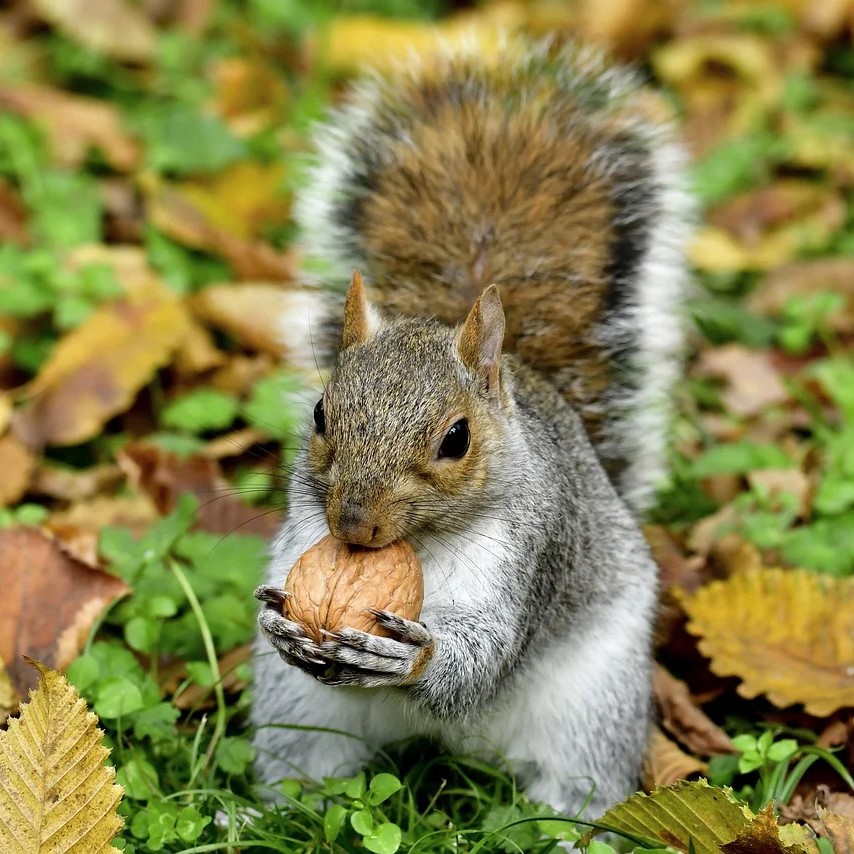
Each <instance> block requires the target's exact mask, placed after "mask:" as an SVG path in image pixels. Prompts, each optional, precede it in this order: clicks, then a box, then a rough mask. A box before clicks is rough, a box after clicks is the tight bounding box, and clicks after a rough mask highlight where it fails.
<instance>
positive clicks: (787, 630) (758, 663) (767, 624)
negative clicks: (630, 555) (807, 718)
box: [683, 568, 854, 717]
mask: <svg viewBox="0 0 854 854" xmlns="http://www.w3.org/2000/svg"><path fill="white" fill-rule="evenodd" d="M683 607H684V608H685V610H686V612H687V614H688V617H689V619H690V622H689V623H688V630H689V631H690V632H692V633H693V634H695V635H699V636H700V638H701V640H700V642H699V648H700V651H701V652H702V653H703V654H704V655H706V656H707V657H708V658H710V659H711V668H712V670H713V671H714V672H715V673H717V674H718V675H719V676H737V677H738V678H739V679H741V684H740V685H739V687H738V691H739V693H740V694H741V695H742V696H744V697H756V696H757V695H759V694H765V695H766V696H767V697H768V698H769V699H770V700H771V701H772V702H773V703H774V704H775V705H777V706H780V707H784V706H790V705H793V704H795V703H801V704H802V705H803V706H804V707H805V708H806V710H807V711H808V712H809V713H810V714H812V715H817V716H818V717H824V716H826V715H830V714H832V713H833V712H835V711H836V710H837V709H840V708H843V707H847V706H854V668H852V662H854V579H852V578H830V577H826V576H821V575H817V574H815V573H812V572H807V571H803V570H783V569H769V568H762V569H753V570H748V571H746V572H743V573H738V574H736V575H733V576H732V577H731V578H728V579H726V580H725V581H715V582H712V583H711V584H708V585H706V586H705V587H702V588H700V590H698V591H697V593H696V594H695V595H694V596H693V597H690V598H689V597H686V598H685V600H684V601H683Z"/></svg>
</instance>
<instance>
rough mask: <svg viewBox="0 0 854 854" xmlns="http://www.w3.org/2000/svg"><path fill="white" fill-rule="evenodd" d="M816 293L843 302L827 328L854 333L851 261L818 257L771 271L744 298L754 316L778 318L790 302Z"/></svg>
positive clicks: (853, 269)
mask: <svg viewBox="0 0 854 854" xmlns="http://www.w3.org/2000/svg"><path fill="white" fill-rule="evenodd" d="M819 291H832V292H833V293H835V294H839V295H840V296H841V297H843V298H844V300H845V304H844V306H843V308H842V310H841V311H835V312H833V313H832V314H831V315H830V316H829V317H828V318H827V322H828V325H829V327H830V328H831V329H833V330H835V331H836V332H854V259H852V258H845V257H839V258H819V259H816V260H814V261H801V262H798V263H795V264H787V265H786V266H784V267H780V268H779V269H776V270H771V271H770V272H769V273H767V274H766V275H765V276H763V277H762V279H761V280H760V282H759V284H758V285H757V286H756V288H755V289H754V290H753V292H752V293H751V294H750V296H749V297H748V298H747V308H748V309H749V310H750V311H752V312H755V313H756V314H761V315H766V316H772V317H774V316H779V315H781V314H782V313H783V310H784V308H785V307H786V304H787V303H788V302H789V301H790V300H792V299H794V298H796V297H810V296H812V295H814V294H815V293H817V292H819Z"/></svg>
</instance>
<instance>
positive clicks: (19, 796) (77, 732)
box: [0, 659, 124, 854]
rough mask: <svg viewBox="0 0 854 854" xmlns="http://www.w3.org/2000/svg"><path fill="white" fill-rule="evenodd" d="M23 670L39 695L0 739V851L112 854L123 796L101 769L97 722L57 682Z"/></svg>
mask: <svg viewBox="0 0 854 854" xmlns="http://www.w3.org/2000/svg"><path fill="white" fill-rule="evenodd" d="M30 663H31V664H32V665H33V667H34V668H35V671H36V672H37V674H38V675H39V676H40V677H41V678H40V679H39V684H38V688H37V689H36V690H34V691H32V692H31V694H30V701H29V703H26V704H24V705H23V706H22V707H21V714H20V716H19V717H18V718H15V719H14V720H12V721H11V722H10V724H9V728H8V730H6V732H3V733H0V794H2V797H0V849H2V851H3V852H4V854H36V852H38V854H51V852H60V851H73V850H75V849H77V850H78V851H80V850H85V851H86V852H87V854H118V849H116V848H114V847H113V846H112V845H110V841H111V840H112V839H113V837H114V836H115V835H116V834H117V833H118V832H119V830H120V829H121V827H122V825H123V824H124V820H123V819H122V818H121V817H120V816H119V815H118V813H117V812H116V808H117V807H118V805H119V802H120V801H121V799H122V794H123V792H124V790H123V789H122V787H121V786H119V785H117V784H116V770H115V768H112V767H111V766H109V765H107V764H106V762H105V760H106V758H107V756H108V755H109V753H110V751H109V750H107V748H106V747H104V733H103V732H102V731H101V730H100V729H99V728H98V719H97V718H96V717H95V715H94V714H92V712H90V711H89V710H88V709H87V708H86V703H85V702H83V700H81V699H80V695H79V694H78V693H77V689H76V688H75V687H74V686H73V685H71V684H70V683H69V682H68V681H67V680H66V679H65V677H64V676H61V675H60V674H59V673H57V672H56V671H55V670H51V669H49V668H47V667H45V666H44V665H43V664H41V663H40V662H38V661H32V660H31V659H30ZM34 675H36V674H35V673H34ZM33 681H35V680H33ZM81 843H82V845H81Z"/></svg>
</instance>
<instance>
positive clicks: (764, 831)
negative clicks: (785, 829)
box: [721, 804, 803, 854]
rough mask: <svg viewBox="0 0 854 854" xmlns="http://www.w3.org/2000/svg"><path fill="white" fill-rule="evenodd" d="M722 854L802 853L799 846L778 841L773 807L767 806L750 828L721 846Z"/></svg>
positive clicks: (778, 835)
mask: <svg viewBox="0 0 854 854" xmlns="http://www.w3.org/2000/svg"><path fill="white" fill-rule="evenodd" d="M721 851H722V852H724V854H786V852H792V854H794V852H796V851H803V848H801V846H799V845H796V846H790V845H784V844H783V843H782V842H781V841H780V828H779V827H778V826H777V818H776V816H775V815H774V805H773V804H768V805H767V806H766V807H765V808H764V809H763V810H761V811H760V813H759V815H757V816H756V818H755V819H754V820H753V821H752V822H751V824H750V826H749V827H748V828H747V829H746V830H745V831H744V832H743V833H741V834H739V835H738V836H737V837H736V838H735V839H733V840H732V842H726V843H724V844H723V845H721Z"/></svg>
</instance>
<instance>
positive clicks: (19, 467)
mask: <svg viewBox="0 0 854 854" xmlns="http://www.w3.org/2000/svg"><path fill="white" fill-rule="evenodd" d="M34 466H35V461H34V459H33V455H32V452H31V451H30V450H29V448H27V446H26V445H23V444H22V443H21V442H19V441H18V440H17V439H16V438H15V437H14V436H12V435H11V434H7V435H5V436H0V472H2V473H3V476H2V477H0V507H8V506H10V505H11V504H16V503H17V502H18V501H19V500H20V499H21V497H22V496H23V495H24V493H25V492H26V491H27V488H28V487H29V485H30V480H31V479H32V475H33V468H34Z"/></svg>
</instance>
